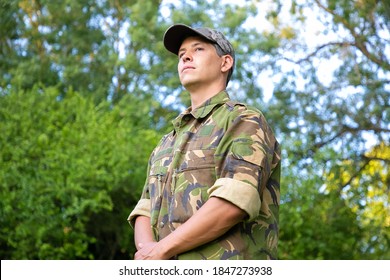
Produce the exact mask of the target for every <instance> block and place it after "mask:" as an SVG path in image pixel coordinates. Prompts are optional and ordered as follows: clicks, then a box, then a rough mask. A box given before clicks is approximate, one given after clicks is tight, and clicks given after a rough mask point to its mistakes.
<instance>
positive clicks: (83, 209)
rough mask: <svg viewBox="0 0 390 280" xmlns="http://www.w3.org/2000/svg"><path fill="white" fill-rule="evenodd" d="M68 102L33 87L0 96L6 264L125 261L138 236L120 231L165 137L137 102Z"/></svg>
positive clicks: (0, 235) (74, 97)
mask: <svg viewBox="0 0 390 280" xmlns="http://www.w3.org/2000/svg"><path fill="white" fill-rule="evenodd" d="M60 95H61V94H60V93H59V91H58V90H57V89H56V88H37V87H35V88H33V89H32V90H29V91H25V92H21V91H19V92H11V93H9V94H6V95H3V96H1V97H0V124H1V125H0V131H1V132H0V146H1V156H0V187H1V193H2V195H1V202H0V203H1V215H0V219H1V224H2V227H1V230H0V240H1V247H0V250H1V251H0V252H1V253H0V254H1V256H2V259H5V258H12V259H75V258H76V259H79V258H82V259H84V258H114V257H116V258H118V257H122V258H123V257H126V254H125V252H128V251H127V250H128V248H130V247H131V245H130V244H131V243H130V240H131V235H130V230H129V228H126V230H125V228H124V227H123V226H120V227H118V224H123V225H125V224H126V217H127V216H126V215H127V214H128V213H127V212H128V208H131V207H134V203H135V201H136V200H137V198H138V196H139V194H140V192H139V186H142V184H143V181H142V179H141V178H142V177H143V176H144V172H145V166H146V163H147V158H148V154H149V153H150V152H151V151H150V150H149V148H150V147H151V146H153V145H155V144H156V143H155V141H156V138H157V137H156V132H155V131H153V130H148V129H145V128H144V127H145V126H147V122H148V118H146V117H145V110H147V109H148V108H147V106H143V105H142V104H139V103H137V102H134V100H132V98H131V97H130V96H129V97H128V98H124V99H123V102H121V103H120V104H118V106H116V107H115V108H113V109H111V108H110V104H109V103H107V102H102V103H101V104H99V105H98V106H95V105H94V104H93V102H92V101H91V100H89V99H86V98H84V97H82V96H81V95H80V94H78V93H76V92H73V91H68V94H67V95H66V97H65V98H64V99H61V98H59V96H60ZM146 113H147V112H146ZM146 115H147V114H146ZM141 128H142V129H141ZM120 229H122V230H120ZM108 240H110V242H107V241H108ZM111 240H112V242H111ZM127 257H128V255H127Z"/></svg>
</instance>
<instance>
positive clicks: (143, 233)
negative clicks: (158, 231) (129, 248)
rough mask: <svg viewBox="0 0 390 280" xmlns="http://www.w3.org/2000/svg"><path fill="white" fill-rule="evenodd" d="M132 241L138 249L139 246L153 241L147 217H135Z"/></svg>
mask: <svg viewBox="0 0 390 280" xmlns="http://www.w3.org/2000/svg"><path fill="white" fill-rule="evenodd" d="M134 242H135V246H136V247H137V250H139V249H140V246H143V245H145V244H148V243H155V241H154V239H153V233H152V228H151V226H150V218H149V217H146V216H138V217H137V218H136V220H135V225H134Z"/></svg>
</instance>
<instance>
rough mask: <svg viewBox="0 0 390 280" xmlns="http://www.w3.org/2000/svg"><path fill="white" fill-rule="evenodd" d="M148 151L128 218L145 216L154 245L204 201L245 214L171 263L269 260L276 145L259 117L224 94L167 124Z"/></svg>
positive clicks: (274, 236)
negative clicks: (138, 195)
mask: <svg viewBox="0 0 390 280" xmlns="http://www.w3.org/2000/svg"><path fill="white" fill-rule="evenodd" d="M173 126H174V130H173V131H172V132H171V133H169V134H167V135H165V136H164V137H163V138H162V140H161V141H160V143H159V145H158V146H157V147H156V148H155V150H154V151H153V153H152V155H151V157H150V161H149V166H148V178H147V180H146V183H145V186H144V190H143V193H142V197H141V199H140V201H139V202H138V204H137V206H136V207H135V209H134V210H133V211H132V212H131V213H130V216H129V218H128V220H129V222H130V224H131V225H133V223H134V220H135V218H136V217H137V216H138V215H144V216H148V217H150V218H151V226H152V229H153V233H154V238H155V240H156V241H158V240H160V239H162V238H164V237H165V236H167V235H169V234H170V233H171V232H172V231H174V230H175V229H176V228H177V227H179V226H180V225H181V224H183V223H185V222H186V221H187V220H188V219H189V218H190V217H191V216H192V215H193V214H194V213H195V212H196V211H197V210H198V209H199V208H200V207H202V205H203V204H204V203H205V202H206V201H207V200H208V199H209V198H210V197H213V196H215V197H219V198H223V199H225V200H227V201H229V202H231V203H233V204H234V205H236V206H238V207H239V208H241V209H243V210H244V211H245V212H246V213H247V214H248V215H247V219H246V220H245V221H242V222H240V223H239V224H237V225H236V226H234V227H233V228H231V229H230V230H229V231H228V232H227V233H225V234H224V235H223V236H221V237H219V238H217V239H216V240H214V241H212V242H210V243H207V244H205V245H202V246H200V247H197V248H195V249H193V250H191V251H188V252H185V253H183V254H180V255H178V256H176V257H177V259H187V260H199V259H217V260H219V259H275V258H276V257H277V243H278V220H279V219H278V216H279V200H280V186H279V182H280V147H279V144H278V142H277V140H276V139H275V136H274V134H273V132H272V130H271V129H270V127H269V126H268V124H267V122H266V120H265V119H264V116H263V115H262V114H261V113H260V112H259V111H258V110H256V109H254V108H250V107H248V106H246V105H244V104H241V103H236V102H232V101H230V99H229V96H228V94H227V93H226V92H225V91H223V92H221V93H219V94H217V95H215V96H214V97H212V98H211V99H209V100H208V101H206V102H205V103H204V104H203V105H202V106H200V107H198V108H196V109H195V110H193V111H190V110H186V111H185V112H183V113H182V114H180V115H179V116H178V117H177V118H176V119H175V120H174V121H173Z"/></svg>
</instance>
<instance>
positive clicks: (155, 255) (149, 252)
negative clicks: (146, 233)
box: [134, 242, 168, 260]
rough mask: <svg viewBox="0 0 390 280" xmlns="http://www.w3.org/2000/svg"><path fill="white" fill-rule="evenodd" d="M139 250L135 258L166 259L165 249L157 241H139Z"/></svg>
mask: <svg viewBox="0 0 390 280" xmlns="http://www.w3.org/2000/svg"><path fill="white" fill-rule="evenodd" d="M137 247H138V251H137V252H136V253H135V255H134V259H135V260H166V259H168V258H166V257H165V255H164V253H163V251H162V250H161V248H160V246H159V244H158V243H157V242H148V243H145V244H143V243H139V244H138V246H137Z"/></svg>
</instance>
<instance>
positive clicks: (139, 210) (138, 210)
mask: <svg viewBox="0 0 390 280" xmlns="http://www.w3.org/2000/svg"><path fill="white" fill-rule="evenodd" d="M137 216H146V217H150V199H148V198H142V199H140V200H139V201H138V203H137V205H136V206H135V208H134V210H133V211H131V213H130V215H129V217H128V218H127V221H128V222H129V224H130V226H131V227H133V228H134V224H135V219H136V218H137Z"/></svg>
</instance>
